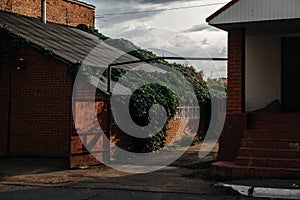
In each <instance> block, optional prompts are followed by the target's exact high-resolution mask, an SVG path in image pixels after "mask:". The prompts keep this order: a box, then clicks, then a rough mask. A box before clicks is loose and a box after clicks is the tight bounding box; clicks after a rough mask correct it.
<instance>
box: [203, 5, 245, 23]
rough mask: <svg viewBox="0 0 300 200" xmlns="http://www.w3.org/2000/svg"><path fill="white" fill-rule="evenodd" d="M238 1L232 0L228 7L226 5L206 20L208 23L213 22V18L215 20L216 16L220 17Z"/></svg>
mask: <svg viewBox="0 0 300 200" xmlns="http://www.w3.org/2000/svg"><path fill="white" fill-rule="evenodd" d="M238 1H239V0H231V1H230V2H228V3H227V4H226V5H224V6H223V7H222V8H220V9H219V10H217V11H216V12H215V13H213V14H212V15H210V16H209V17H207V18H206V22H209V21H211V20H212V19H213V18H215V17H216V16H218V15H219V14H220V13H222V12H223V11H225V10H226V9H227V8H229V7H231V6H232V5H233V4H235V3H236V2H238Z"/></svg>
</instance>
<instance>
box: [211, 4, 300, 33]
mask: <svg viewBox="0 0 300 200" xmlns="http://www.w3.org/2000/svg"><path fill="white" fill-rule="evenodd" d="M299 20H300V1H295V0H272V1H270V0H232V1H230V2H229V3H227V4H226V5H225V6H223V7H222V8H221V9H219V10H218V11H216V12H215V13H213V14H212V15H211V16H209V17H208V18H207V19H206V21H207V22H208V23H209V25H212V26H215V27H217V28H220V29H223V30H226V31H228V30H230V29H234V28H241V27H245V28H247V27H253V26H261V25H264V26H267V27H268V26H269V25H272V26H274V25H275V26H281V27H280V28H281V30H283V29H284V28H287V29H289V30H290V29H293V27H292V26H291V25H289V24H287V22H289V23H291V24H294V25H297V26H296V27H299V26H298V23H299ZM261 28H263V29H264V27H261ZM271 28H272V29H276V27H271ZM298 30H299V29H298Z"/></svg>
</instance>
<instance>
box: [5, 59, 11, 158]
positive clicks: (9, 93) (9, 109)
mask: <svg viewBox="0 0 300 200" xmlns="http://www.w3.org/2000/svg"><path fill="white" fill-rule="evenodd" d="M11 68H12V66H11V65H9V68H8V114H7V115H8V116H7V120H8V121H7V144H6V155H7V157H9V156H10V141H11Z"/></svg>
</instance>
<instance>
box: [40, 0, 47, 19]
mask: <svg viewBox="0 0 300 200" xmlns="http://www.w3.org/2000/svg"><path fill="white" fill-rule="evenodd" d="M41 19H42V22H43V23H44V24H46V22H47V2H46V0H42V2H41Z"/></svg>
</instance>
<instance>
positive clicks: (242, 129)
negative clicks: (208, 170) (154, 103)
mask: <svg viewBox="0 0 300 200" xmlns="http://www.w3.org/2000/svg"><path fill="white" fill-rule="evenodd" d="M299 18H300V2H299V1H293V0H276V1H270V0H232V1H231V2H229V3H228V4H227V5H225V6H224V7H223V8H221V9H220V10H218V11H217V12H216V13H214V14H213V15H211V16H210V17H208V18H207V22H208V23H209V24H210V25H212V26H215V27H218V28H220V29H223V30H225V31H228V100H227V117H226V123H225V128H224V130H223V132H222V135H221V138H220V141H219V142H220V150H219V155H218V159H219V161H218V162H216V163H215V164H214V165H213V166H214V169H215V173H218V174H222V175H229V176H252V177H265V176H267V177H286V176H287V177H292V176H293V177H296V176H297V177H299V176H300V159H299V156H300V148H299V147H300V134H299V131H300V114H299V112H300V104H299V102H300V95H299V92H297V90H298V89H297V85H298V74H299V72H300V71H299V69H300V68H299V65H300V62H299V53H300V31H299V30H300V20H299Z"/></svg>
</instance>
